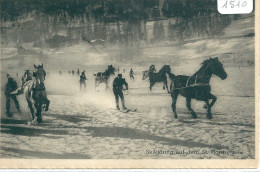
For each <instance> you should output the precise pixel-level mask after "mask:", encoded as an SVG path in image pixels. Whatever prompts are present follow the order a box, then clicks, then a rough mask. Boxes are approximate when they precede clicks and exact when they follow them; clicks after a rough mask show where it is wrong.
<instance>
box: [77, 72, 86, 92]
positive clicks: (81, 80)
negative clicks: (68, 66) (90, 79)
mask: <svg viewBox="0 0 260 172" xmlns="http://www.w3.org/2000/svg"><path fill="white" fill-rule="evenodd" d="M86 80H87V77H86V75H85V71H83V72H81V75H80V80H79V83H80V90H81V88H82V84H83V85H84V89H85V90H86Z"/></svg>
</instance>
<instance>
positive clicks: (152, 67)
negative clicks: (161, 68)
mask: <svg viewBox="0 0 260 172" xmlns="http://www.w3.org/2000/svg"><path fill="white" fill-rule="evenodd" d="M149 71H151V72H153V73H154V72H156V69H155V66H154V65H151V66H150V68H149V70H145V71H143V78H142V80H145V79H146V78H148V77H149Z"/></svg>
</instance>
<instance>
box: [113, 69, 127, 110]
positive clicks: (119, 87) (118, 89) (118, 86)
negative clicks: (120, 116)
mask: <svg viewBox="0 0 260 172" xmlns="http://www.w3.org/2000/svg"><path fill="white" fill-rule="evenodd" d="M123 85H125V87H126V89H125V90H128V84H127V82H126V81H125V78H122V74H121V73H119V74H118V77H116V78H115V79H114V81H113V92H114V95H115V99H116V109H117V110H120V108H119V97H120V98H121V102H122V107H123V109H124V110H126V109H127V108H126V107H125V100H124V94H123Z"/></svg>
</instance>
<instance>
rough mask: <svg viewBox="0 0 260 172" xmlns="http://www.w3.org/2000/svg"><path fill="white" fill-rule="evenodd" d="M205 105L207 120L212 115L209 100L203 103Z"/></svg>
mask: <svg viewBox="0 0 260 172" xmlns="http://www.w3.org/2000/svg"><path fill="white" fill-rule="evenodd" d="M205 103H206V105H207V107H208V108H207V117H208V118H209V119H212V114H211V106H210V105H209V100H206V101H205Z"/></svg>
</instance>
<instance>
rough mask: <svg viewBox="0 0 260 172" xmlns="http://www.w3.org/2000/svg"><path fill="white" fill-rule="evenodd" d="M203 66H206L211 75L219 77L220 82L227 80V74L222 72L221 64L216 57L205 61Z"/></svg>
mask: <svg viewBox="0 0 260 172" xmlns="http://www.w3.org/2000/svg"><path fill="white" fill-rule="evenodd" d="M203 65H207V66H209V67H210V68H211V71H212V74H214V75H216V76H218V77H220V78H221V79H222V80H224V79H226V78H227V73H226V71H225V70H224V67H223V64H222V63H221V62H220V61H219V59H218V57H216V58H211V57H210V59H208V60H205V61H204V62H203Z"/></svg>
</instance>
